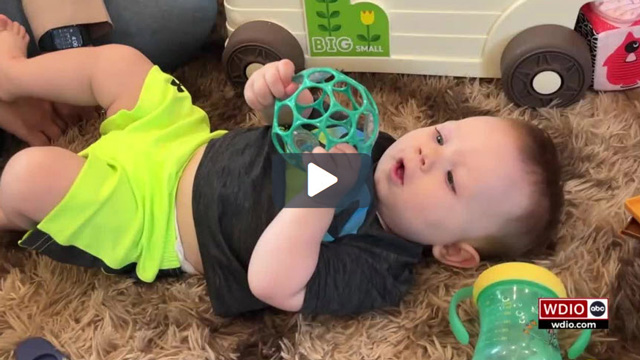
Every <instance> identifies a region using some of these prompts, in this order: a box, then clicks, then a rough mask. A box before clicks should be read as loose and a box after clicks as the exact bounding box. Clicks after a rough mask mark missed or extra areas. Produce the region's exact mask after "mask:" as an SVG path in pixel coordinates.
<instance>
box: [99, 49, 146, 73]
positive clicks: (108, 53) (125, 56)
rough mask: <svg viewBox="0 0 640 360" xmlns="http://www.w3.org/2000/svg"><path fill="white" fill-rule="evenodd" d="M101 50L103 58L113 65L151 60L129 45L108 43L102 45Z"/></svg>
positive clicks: (105, 61)
mask: <svg viewBox="0 0 640 360" xmlns="http://www.w3.org/2000/svg"><path fill="white" fill-rule="evenodd" d="M100 50H101V51H102V54H101V55H100V56H101V59H102V60H103V61H104V63H106V64H108V65H110V66H111V67H113V66H117V65H118V64H121V65H127V64H130V63H139V62H149V59H147V57H146V56H144V54H143V53H142V52H140V51H139V50H138V49H136V48H133V47H131V46H128V45H121V44H108V45H103V46H100Z"/></svg>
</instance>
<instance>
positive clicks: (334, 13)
mask: <svg viewBox="0 0 640 360" xmlns="http://www.w3.org/2000/svg"><path fill="white" fill-rule="evenodd" d="M338 16H340V11H338V10H336V11H332V12H331V15H330V16H329V17H330V18H332V19H335V18H337V17H338Z"/></svg>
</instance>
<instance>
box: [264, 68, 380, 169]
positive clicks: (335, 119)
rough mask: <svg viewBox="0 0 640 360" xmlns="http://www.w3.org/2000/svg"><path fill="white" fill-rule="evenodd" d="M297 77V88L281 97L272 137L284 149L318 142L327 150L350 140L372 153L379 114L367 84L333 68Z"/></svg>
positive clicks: (300, 149)
mask: <svg viewBox="0 0 640 360" xmlns="http://www.w3.org/2000/svg"><path fill="white" fill-rule="evenodd" d="M293 81H294V82H296V83H298V84H299V86H298V89H297V90H296V92H295V93H294V94H293V95H292V96H290V97H289V98H287V99H285V100H277V101H276V103H275V108H274V117H273V129H272V138H273V142H274V144H275V146H276V148H277V149H278V151H279V152H280V153H281V154H291V153H294V154H295V153H303V152H311V151H313V149H314V148H315V147H317V146H321V147H323V148H324V149H326V150H327V151H328V150H329V149H331V148H332V147H334V146H335V145H337V144H340V143H348V144H350V145H352V146H353V147H355V148H356V150H357V151H358V152H359V153H361V154H368V155H371V150H372V149H373V145H374V144H375V142H376V139H377V137H378V119H379V115H378V107H377V105H376V103H375V102H374V101H373V97H372V96H371V94H370V93H369V91H368V90H367V89H366V88H365V87H364V86H362V85H361V84H360V83H358V82H357V81H355V80H353V79H352V78H350V77H348V76H346V75H344V74H342V73H341V72H339V71H336V70H333V69H330V68H312V69H307V70H304V71H302V72H300V73H298V74H296V75H295V76H294V78H293ZM305 91H308V93H307V92H305ZM309 93H311V95H312V97H313V99H310V96H308V95H309ZM288 159H289V158H288ZM295 165H297V166H300V164H295Z"/></svg>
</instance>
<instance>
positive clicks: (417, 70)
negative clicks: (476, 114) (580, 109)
mask: <svg viewBox="0 0 640 360" xmlns="http://www.w3.org/2000/svg"><path fill="white" fill-rule="evenodd" d="M585 3H586V1H585V0H562V1H557V0H482V1H474V0H369V1H366V2H365V1H353V0H352V1H349V0H274V1H270V2H268V5H267V3H265V2H264V1H262V0H226V1H225V10H226V15H227V30H228V33H229V34H230V37H229V40H228V43H227V48H226V49H225V54H224V61H225V67H226V69H227V73H228V76H229V78H230V79H231V80H232V81H234V82H236V83H242V82H244V81H246V79H247V77H248V76H249V75H250V74H251V72H252V71H254V70H255V69H256V68H257V67H258V66H260V64H264V63H265V62H268V61H275V60H279V59H281V58H289V59H291V60H293V61H294V63H295V64H296V66H297V67H298V68H299V70H301V69H302V68H307V67H333V68H337V69H340V70H342V71H353V72H385V73H408V74H428V75H448V76H464V77H480V78H499V77H502V78H503V79H504V84H505V86H504V88H505V91H506V93H507V95H509V97H510V98H511V99H512V100H514V101H515V102H516V103H518V104H520V105H526V106H535V107H539V106H548V105H552V104H556V105H560V106H562V105H568V104H570V103H572V102H574V101H577V100H578V99H579V98H581V97H582V95H583V94H584V92H585V91H586V90H587V88H588V87H589V85H590V81H591V71H592V68H591V57H590V50H589V47H588V45H587V44H586V41H585V39H584V38H582V37H581V36H580V35H579V34H577V33H576V32H575V31H574V30H573V28H574V26H575V24H576V19H577V17H578V13H579V11H580V8H581V7H582V6H583V5H584V4H585ZM248 50H250V51H248ZM258 50H259V51H258Z"/></svg>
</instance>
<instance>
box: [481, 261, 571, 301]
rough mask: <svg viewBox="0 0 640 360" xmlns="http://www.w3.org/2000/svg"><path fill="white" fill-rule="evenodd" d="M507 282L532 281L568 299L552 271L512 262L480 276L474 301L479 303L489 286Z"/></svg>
mask: <svg viewBox="0 0 640 360" xmlns="http://www.w3.org/2000/svg"><path fill="white" fill-rule="evenodd" d="M505 280H525V281H531V282H534V283H538V284H540V285H543V286H546V287H547V288H549V290H551V291H553V292H554V293H556V295H558V297H561V298H566V297H567V290H566V289H565V288H564V284H562V280H560V278H558V277H557V276H556V275H554V274H553V273H552V272H551V271H549V270H547V269H545V268H543V267H542V266H538V265H534V264H529V263H523V262H510V263H504V264H500V265H495V266H492V267H490V268H488V269H487V270H485V271H483V272H482V274H480V276H478V279H477V280H476V282H475V283H474V284H473V301H474V302H477V301H478V295H480V292H482V290H484V289H485V288H486V287H487V286H489V285H492V284H495V283H497V282H499V281H505Z"/></svg>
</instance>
